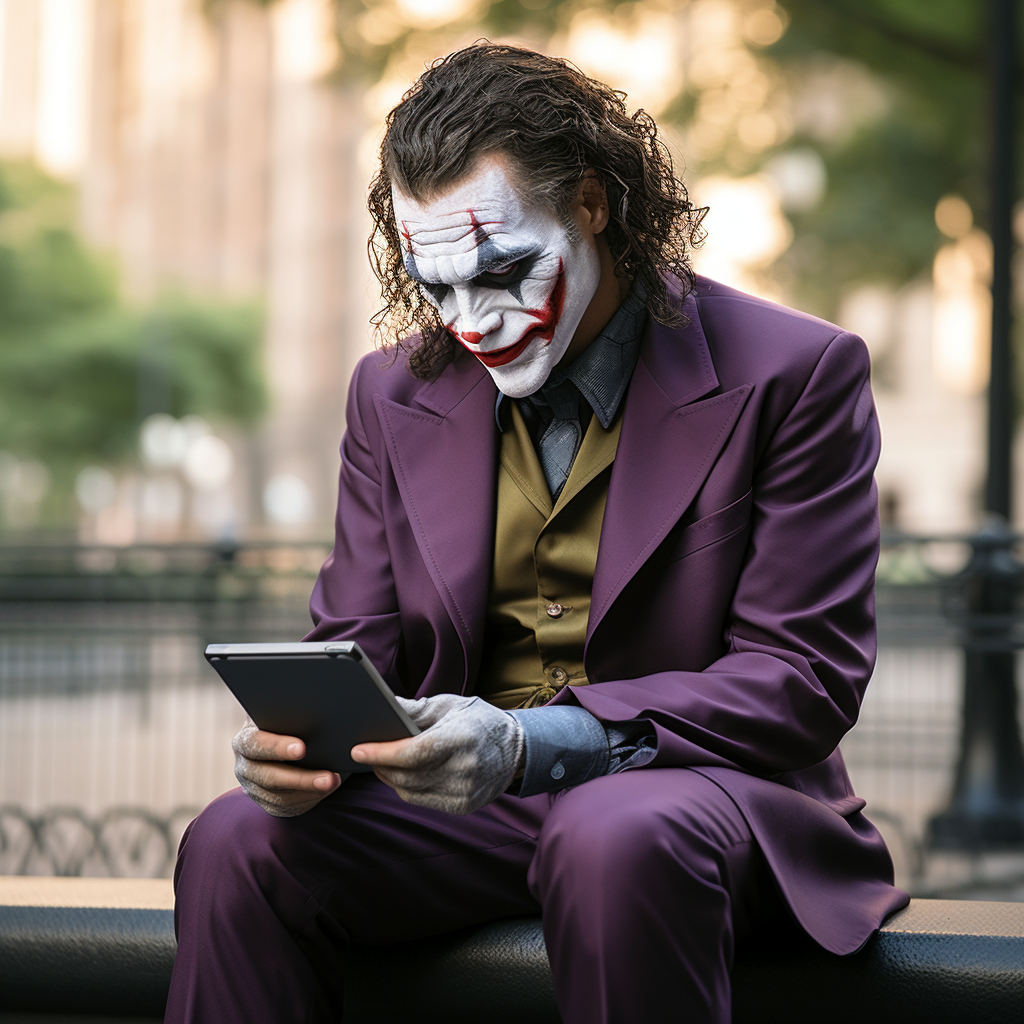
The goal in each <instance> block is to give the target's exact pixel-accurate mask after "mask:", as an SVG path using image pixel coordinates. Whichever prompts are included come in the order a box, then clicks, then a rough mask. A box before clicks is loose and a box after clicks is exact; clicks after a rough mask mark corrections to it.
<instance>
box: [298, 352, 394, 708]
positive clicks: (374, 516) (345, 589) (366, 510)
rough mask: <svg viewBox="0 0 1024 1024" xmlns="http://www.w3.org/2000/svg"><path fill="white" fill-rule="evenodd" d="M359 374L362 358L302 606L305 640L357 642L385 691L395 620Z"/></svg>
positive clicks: (368, 406)
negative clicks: (324, 543)
mask: <svg viewBox="0 0 1024 1024" xmlns="http://www.w3.org/2000/svg"><path fill="white" fill-rule="evenodd" d="M365 369H366V361H365V360H364V361H362V362H360V363H359V364H358V366H357V367H356V370H355V373H354V374H353V376H352V381H351V384H350V387H349V396H348V404H347V406H346V411H345V421H346V424H345V425H346V429H345V436H344V437H343V438H342V442H341V470H340V477H339V487H338V509H337V514H336V518H335V540H334V547H333V549H332V551H331V553H330V555H329V556H328V557H327V561H326V562H324V564H323V567H322V568H321V570H320V575H319V577H318V578H317V581H316V584H315V586H314V588H313V593H312V596H311V598H310V604H309V607H310V614H311V616H312V618H313V624H314V628H313V630H312V631H311V632H310V633H309V634H308V635H307V636H306V637H305V639H306V640H355V641H357V642H358V643H359V645H360V647H362V648H363V650H364V651H365V652H366V655H367V657H369V659H370V661H371V662H372V663H373V664H374V665H375V666H376V667H377V669H378V670H379V671H380V673H381V675H382V676H383V677H384V678H385V680H386V681H387V682H388V684H389V685H390V686H391V688H392V689H395V690H397V692H399V693H402V692H403V690H402V688H401V684H400V683H399V681H398V679H397V675H396V673H395V659H396V657H397V654H398V648H399V643H400V640H401V621H400V616H399V609H398V600H397V596H396V593H395V584H394V577H393V575H392V570H391V555H390V550H389V546H388V538H387V531H386V528H385V523H384V516H383V512H382V507H383V502H382V499H381V473H380V467H379V465H378V462H377V460H376V459H375V458H374V452H373V450H372V447H371V443H370V437H369V435H368V433H367V430H366V427H365V424H364V417H367V416H368V417H372V416H373V408H372V396H371V395H370V393H369V392H370V388H369V387H368V386H367V385H366V383H365V381H364V380H363V377H364V374H365ZM371 422H372V421H371ZM374 426H375V424H374Z"/></svg>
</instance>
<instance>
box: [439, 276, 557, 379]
mask: <svg viewBox="0 0 1024 1024" xmlns="http://www.w3.org/2000/svg"><path fill="white" fill-rule="evenodd" d="M564 305H565V268H564V267H563V265H562V260H561V258H559V260H558V276H557V277H556V278H555V286H554V288H552V289H551V294H550V295H548V297H547V301H546V302H545V303H544V306H543V307H542V308H541V309H527V310H524V312H526V313H529V315H530V316H532V317H533V318H534V319H535V320H536V321H537V323H535V324H534V325H533V327H531V328H530V329H529V330H528V331H527V332H526V333H525V334H524V335H523V336H522V337H521V338H520V339H519V340H518V341H517V342H514V343H513V344H511V345H507V346H506V347H505V348H499V349H494V350H493V351H491V352H478V351H477V350H476V349H472V348H469V346H470V345H479V344H480V342H481V341H483V339H484V335H482V334H477V333H476V332H475V331H464V332H462V333H459V332H458V331H456V330H455V329H454V326H453V324H446V325H445V326H446V327H447V328H448V331H449V332H450V333H451V334H452V335H453V336H454V337H455V338H456V339H457V340H458V341H460V342H462V344H463V347H464V348H466V349H467V350H468V351H470V352H472V353H473V355H475V356H476V357H477V359H479V360H480V362H481V363H483V364H484V366H486V367H488V368H490V369H494V368H495V367H498V366H505V365H507V364H508V363H511V362H512V361H513V360H514V359H518V358H519V356H520V355H522V354H523V352H524V351H525V350H526V347H527V346H528V345H529V344H530V343H531V342H533V341H540V342H541V343H542V345H543V346H547V345H550V344H551V339H552V337H553V336H554V333H555V328H556V327H557V326H558V321H559V320H561V318H562V308H563V306H564Z"/></svg>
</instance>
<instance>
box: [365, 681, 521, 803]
mask: <svg viewBox="0 0 1024 1024" xmlns="http://www.w3.org/2000/svg"><path fill="white" fill-rule="evenodd" d="M396 699H397V700H398V702H399V704H401V705H402V707H403V708H404V709H405V710H406V712H408V714H409V716H410V717H411V718H412V720H413V721H414V722H415V723H416V724H417V725H418V726H419V727H420V728H421V729H422V730H423V732H421V733H420V734H419V735H418V736H412V737H410V738H409V739H405V740H394V741H393V742H391V743H360V744H359V745H358V746H355V747H353V748H352V760H354V761H359V762H360V763H362V764H370V765H373V770H374V773H375V774H376V776H377V778H378V779H380V780H381V781H382V782H386V783H387V784H388V785H389V786H391V787H392V788H393V789H394V790H395V792H397V793H398V795H399V796H400V797H401V798H402V799H403V800H406V801H408V802H409V803H411V804H421V805H423V806H424V807H433V808H435V809H436V810H439V811H448V812H449V813H450V814H472V813H473V811H476V810H479V809H480V808H481V807H483V806H484V805H485V804H489V803H490V802H491V801H492V800H493V799H494V798H495V797H497V796H499V795H500V794H501V793H504V792H505V790H506V789H508V787H509V785H510V784H511V782H512V780H513V779H514V778H515V775H516V771H517V770H518V768H519V766H520V761H521V760H522V759H523V756H524V750H523V729H522V726H520V724H519V723H518V722H517V721H516V720H515V719H514V718H513V717H512V716H511V715H508V714H506V713H505V712H504V711H501V710H500V709H499V708H496V707H494V706H493V705H492V704H488V703H487V702H486V701H483V700H481V699H480V698H479V697H459V696H457V695H456V694H453V693H442V694H439V695H438V696H436V697H424V698H423V699H421V700H405V699H404V698H402V697H398V698H396Z"/></svg>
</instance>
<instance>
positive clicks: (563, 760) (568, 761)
mask: <svg viewBox="0 0 1024 1024" xmlns="http://www.w3.org/2000/svg"><path fill="white" fill-rule="evenodd" d="M506 714H509V715H511V716H512V717H513V718H514V719H515V720H516V721H517V722H518V723H519V724H520V726H522V729H523V742H524V745H525V748H526V766H525V768H524V770H523V777H522V780H521V782H520V786H519V789H518V790H513V792H515V793H516V795H517V796H534V795H536V794H537V793H553V792H555V791H556V790H559V789H568V787H569V786H578V785H580V783H582V782H586V781H587V780H588V779H596V778H597V777H598V776H600V775H605V774H607V772H608V767H609V761H610V758H611V753H610V748H609V744H608V734H607V733H606V732H605V728H604V726H603V725H602V724H601V723H600V722H599V721H598V720H597V719H596V718H595V717H594V716H593V715H592V714H591V713H590V712H589V711H587V710H586V709H585V708H579V707H564V706H561V707H559V706H555V707H540V708H525V709H523V710H522V711H507V712H506Z"/></svg>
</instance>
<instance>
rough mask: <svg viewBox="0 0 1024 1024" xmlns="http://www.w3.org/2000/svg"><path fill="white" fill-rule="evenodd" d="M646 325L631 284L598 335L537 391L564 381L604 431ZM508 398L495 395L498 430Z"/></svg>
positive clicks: (639, 291) (641, 298) (640, 291)
mask: <svg viewBox="0 0 1024 1024" xmlns="http://www.w3.org/2000/svg"><path fill="white" fill-rule="evenodd" d="M646 323H647V292H646V291H645V290H644V288H643V286H642V285H641V284H640V283H639V282H634V283H633V286H632V288H630V290H629V294H628V295H627V296H626V298H625V300H624V301H623V303H622V305H621V306H619V308H618V309H617V310H616V311H615V315H614V316H613V317H612V318H611V320H609V321H608V323H607V324H606V325H605V327H604V329H603V330H602V331H601V333H600V334H599V335H598V336H597V337H596V338H595V339H594V340H593V341H592V342H591V343H590V344H589V345H588V346H587V347H586V348H585V349H584V350H583V351H582V352H581V353H580V354H579V355H578V356H577V357H576V358H575V359H574V360H573V361H572V362H571V363H570V364H569V365H568V366H566V367H562V368H558V367H556V368H555V369H554V370H552V371H551V374H550V375H549V377H548V379H547V380H546V381H545V382H544V384H543V385H542V386H541V388H540V394H541V395H543V394H544V392H545V391H546V390H547V389H548V388H552V389H553V388H557V387H559V386H560V385H561V384H563V383H565V381H571V382H572V383H573V384H575V385H576V388H577V390H578V391H579V393H580V394H581V395H582V396H583V397H584V398H585V399H586V400H587V403H588V404H589V405H590V407H591V408H592V409H593V410H594V415H595V416H596V417H597V419H598V421H599V422H600V424H601V426H602V427H603V428H604V429H605V430H607V429H608V428H609V427H610V426H611V425H612V420H614V419H615V414H616V413H617V412H618V411H619V405H620V404H621V403H622V397H623V395H625V393H626V388H627V387H628V386H629V379H630V377H632V375H633V369H634V367H635V366H636V361H637V358H638V357H639V355H640V342H641V341H642V340H643V333H644V325H645V324H646ZM507 398H508V396H507V395H504V394H502V393H501V392H500V391H499V392H498V398H497V401H496V402H495V406H494V416H495V419H496V420H497V423H498V429H499V430H504V426H503V424H502V418H501V406H502V403H503V402H504V401H506V400H507Z"/></svg>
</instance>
